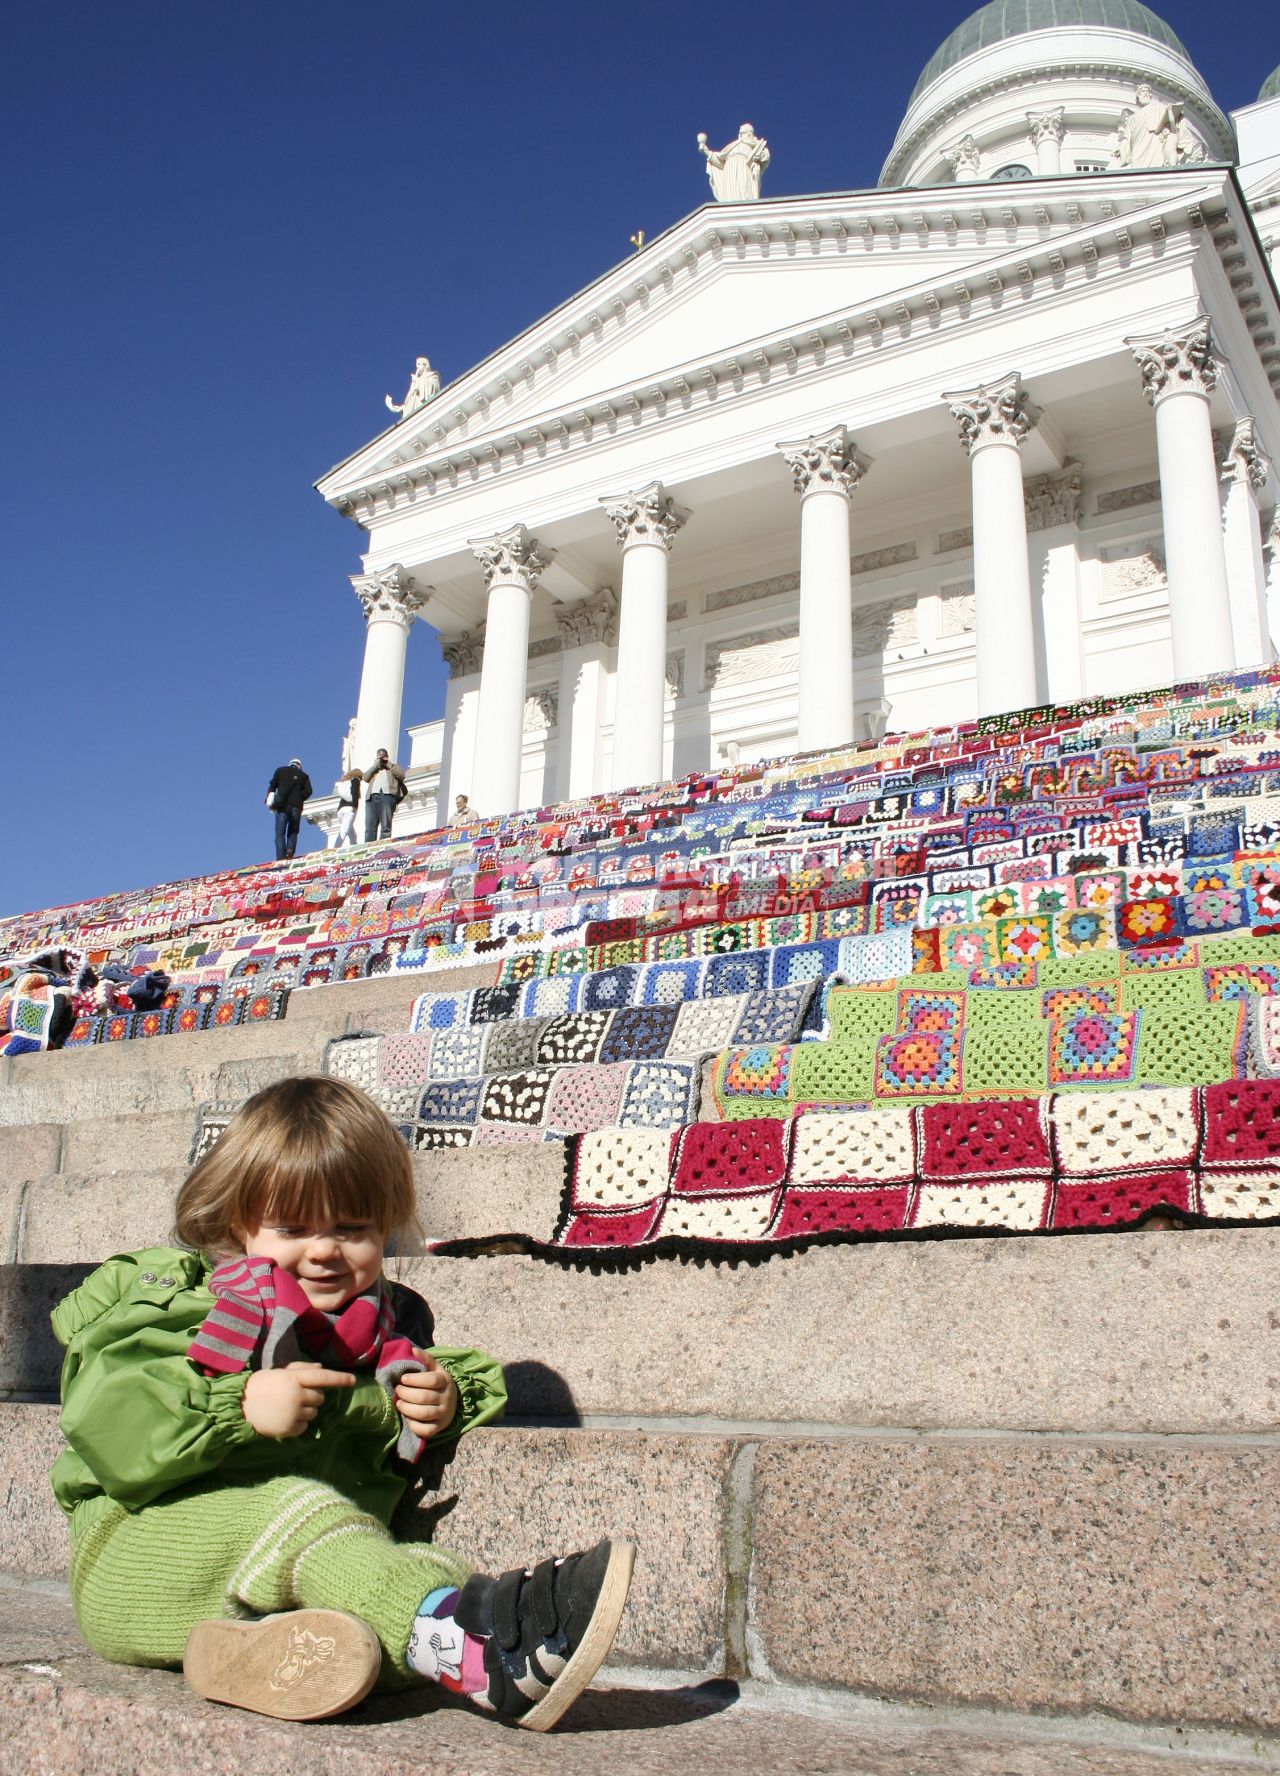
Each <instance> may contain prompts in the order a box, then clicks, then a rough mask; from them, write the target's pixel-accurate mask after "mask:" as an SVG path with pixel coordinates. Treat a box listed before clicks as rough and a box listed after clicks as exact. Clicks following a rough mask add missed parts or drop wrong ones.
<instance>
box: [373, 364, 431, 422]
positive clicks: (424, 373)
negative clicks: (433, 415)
mask: <svg viewBox="0 0 1280 1776" xmlns="http://www.w3.org/2000/svg"><path fill="white" fill-rule="evenodd" d="M439 393H440V373H439V371H437V370H433V369H432V368H431V359H430V358H419V359H418V362H417V365H416V366H415V368H414V372H413V375H412V376H411V377H410V378H409V386H408V388H407V389H406V390H405V396H404V400H403V401H401V402H400V404H399V405H398V406H397V405H396V403H395V402H394V401H393V400H392V399H391V396H390V395H387V396H386V403H387V406H388V407H389V408H390V409H391V411H392V412H393V413H398V414H399V415H400V418H401V419H408V417H409V415H410V414H411V413H416V412H417V411H418V409H419V408H420V407H425V406H426V404H427V402H428V401H434V400H435V398H436V396H437V395H438V394H439Z"/></svg>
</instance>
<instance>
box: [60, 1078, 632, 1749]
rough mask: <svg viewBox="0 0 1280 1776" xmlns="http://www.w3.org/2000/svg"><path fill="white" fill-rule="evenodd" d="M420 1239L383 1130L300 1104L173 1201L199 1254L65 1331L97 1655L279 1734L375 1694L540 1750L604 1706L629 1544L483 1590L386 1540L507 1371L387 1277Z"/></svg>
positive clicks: (238, 1121) (70, 1423) (290, 1092)
mask: <svg viewBox="0 0 1280 1776" xmlns="http://www.w3.org/2000/svg"><path fill="white" fill-rule="evenodd" d="M413 1223H414V1193H413V1171H412V1166H411V1164H410V1160H409V1155H408V1152H407V1151H406V1149H405V1147H404V1145H403V1143H402V1142H401V1140H400V1138H399V1136H398V1135H397V1133H396V1131H395V1129H394V1128H393V1127H392V1125H391V1123H390V1122H389V1121H388V1119H387V1118H386V1117H385V1116H384V1115H383V1113H382V1111H381V1110H379V1109H378V1108H377V1107H376V1106H375V1105H374V1104H373V1103H371V1102H370V1100H369V1099H368V1098H367V1097H365V1096H364V1094H363V1093H361V1092H359V1091H357V1090H356V1089H355V1088H354V1087H353V1086H350V1085H348V1084H346V1083H345V1082H344V1081H342V1080H337V1079H321V1078H304V1079H288V1080H284V1081H282V1082H281V1083H279V1084H277V1085H273V1086H269V1087H268V1088H267V1089H266V1090H265V1091H261V1092H259V1093H258V1094H257V1096H256V1097H254V1098H251V1099H250V1100H249V1102H248V1103H247V1104H246V1105H245V1106H244V1108H243V1109H242V1110H241V1111H240V1113H239V1115H238V1116H237V1117H236V1118H235V1119H234V1121H233V1122H232V1123H231V1125H230V1126H229V1128H228V1129H227V1131H226V1133H225V1134H224V1135H223V1137H222V1139H221V1140H220V1141H219V1143H218V1145H217V1146H216V1147H215V1148H214V1149H213V1151H212V1152H211V1153H210V1154H208V1155H207V1157H206V1158H205V1159H203V1160H202V1161H201V1162H200V1164H199V1165H197V1166H196V1167H195V1169H194V1170H193V1171H192V1173H191V1174H190V1176H189V1177H188V1178H187V1180H186V1182H185V1184H184V1185H183V1186H182V1189H181V1190H180V1192H179V1194H178V1202H177V1213H176V1231H177V1237H178V1239H179V1240H180V1241H181V1242H182V1244H183V1246H184V1247H186V1248H189V1249H185V1250H179V1249H177V1248H170V1247H157V1248H155V1249H153V1250H149V1251H143V1252H134V1253H131V1254H128V1255H126V1256H123V1257H117V1258H111V1259H109V1260H108V1261H107V1263H105V1264H104V1265H102V1266H101V1267H100V1269H98V1270H96V1271H95V1272H94V1273H93V1275H92V1276H90V1277H89V1278H88V1279H87V1281H86V1282H84V1283H83V1284H82V1285H81V1287H80V1288H78V1289H77V1290H75V1292H74V1293H73V1294H71V1295H69V1296H68V1297H67V1298H66V1300H65V1301H63V1302H62V1303H61V1304H60V1305H59V1306H58V1307H57V1309H56V1310H55V1312H54V1315H53V1323H54V1329H55V1331H56V1332H57V1335H58V1337H59V1339H60V1340H61V1342H62V1343H63V1344H64V1345H65V1346H66V1351H67V1355H66V1360H65V1362H64V1365H63V1371H62V1419H61V1424H62V1430H63V1433H64V1435H65V1437H66V1440H67V1443H68V1444H69V1448H68V1449H67V1450H66V1451H65V1452H64V1453H63V1454H62V1455H61V1456H60V1457H59V1459H58V1461H57V1463H56V1464H55V1466H54V1469H53V1476H52V1479H53V1489H54V1492H55V1494H56V1496H57V1499H58V1503H59V1504H60V1505H61V1507H62V1509H63V1510H64V1511H65V1512H66V1513H67V1515H68V1516H69V1517H70V1519H71V1594H72V1597H73V1600H74V1602H75V1608H76V1617H77V1620H78V1622H79V1624H80V1629H81V1632H82V1633H83V1635H84V1637H85V1639H86V1641H88V1643H89V1645H90V1646H91V1647H92V1648H93V1649H94V1650H95V1651H96V1652H98V1653H100V1654H102V1656H103V1657H104V1658H107V1659H115V1660H119V1661H121V1662H123V1663H125V1664H131V1665H178V1664H181V1665H182V1667H183V1670H184V1672H185V1674H186V1678H187V1681H188V1683H189V1684H190V1685H191V1686H192V1688H193V1689H195V1690H196V1691H197V1692H198V1693H199V1694H200V1695H202V1696H205V1697H208V1698H210V1699H211V1700H213V1701H217V1702H227V1703H232V1704H234V1705H235V1706H237V1707H240V1708H249V1709H254V1710H256V1711H257V1712H259V1713H262V1714H269V1715H274V1716H276V1717H278V1718H280V1719H285V1720H318V1719H322V1718H326V1717H328V1716H330V1715H335V1714H339V1713H341V1712H342V1711H343V1710H345V1709H348V1708H351V1707H353V1706H354V1705H355V1704H356V1703H357V1702H359V1701H360V1700H361V1698H362V1697H364V1696H365V1695H367V1694H368V1692H369V1690H370V1689H371V1688H372V1687H373V1685H374V1683H375V1682H376V1681H377V1680H378V1679H379V1676H380V1675H381V1677H382V1680H383V1682H384V1684H390V1685H395V1684H397V1683H399V1684H404V1683H408V1682H411V1681H412V1680H413V1679H414V1678H415V1677H416V1678H421V1679H425V1680H427V1681H428V1682H433V1683H438V1684H440V1685H443V1686H444V1688H446V1689H448V1690H452V1691H454V1692H455V1693H457V1694H460V1695H462V1696H464V1697H465V1698H467V1700H469V1701H470V1702H471V1703H472V1704H474V1705H475V1706H477V1707H478V1708H481V1709H484V1710H487V1711H489V1712H492V1713H493V1714H495V1715H497V1716H498V1717H499V1718H501V1719H504V1720H507V1721H511V1722H514V1723H515V1724H516V1725H518V1726H521V1727H527V1728H531V1729H533V1730H534V1731H544V1730H545V1729H546V1728H547V1727H550V1726H552V1725H553V1724H554V1723H555V1722H556V1721H557V1720H558V1719H559V1718H560V1716H561V1715H562V1714H563V1713H564V1711H565V1710H566V1709H567V1708H568V1707H569V1705H570V1704H571V1703H572V1702H573V1700H574V1699H575V1697H577V1696H578V1695H579V1694H580V1693H581V1691H582V1690H583V1689H584V1688H585V1687H586V1685H587V1684H588V1683H589V1682H590V1681H591V1678H592V1677H593V1675H594V1674H595V1672H596V1670H597V1668H598V1667H599V1665H600V1664H601V1662H602V1661H603V1659H604V1658H605V1656H606V1654H607V1653H608V1650H609V1647H610V1645H611V1643H612V1641H613V1636H614V1633H615V1631H616V1629H617V1625H618V1620H619V1617H620V1616H621V1614H622V1608H623V1605H624V1603H625V1601H626V1596H627V1588H628V1585H629V1584H630V1578H631V1568H632V1563H633V1560H634V1550H633V1549H632V1547H631V1546H630V1545H629V1544H628V1543H625V1542H613V1543H610V1542H608V1541H603V1542H600V1543H598V1544H597V1545H596V1546H595V1547H594V1548H592V1549H590V1550H589V1551H588V1552H586V1553H583V1554H571V1555H569V1556H568V1557H567V1558H566V1559H563V1560H545V1561H543V1562H541V1563H540V1564H539V1565H537V1566H535V1567H534V1568H533V1569H532V1570H531V1571H522V1570H516V1571H513V1572H508V1573H504V1574H503V1575H502V1576H501V1577H500V1578H496V1579H495V1578H490V1577H487V1576H484V1575H482V1574H476V1573H471V1572H469V1570H468V1568H467V1566H466V1564H465V1562H463V1561H462V1560H460V1559H459V1558H458V1557H457V1556H456V1555H454V1554H451V1553H449V1552H447V1551H446V1550H445V1549H443V1548H438V1547H435V1546H433V1545H431V1544H428V1543H399V1542H396V1541H395V1540H393V1538H392V1537H391V1535H390V1534H389V1532H388V1527H387V1526H388V1524H389V1523H390V1520H391V1515H392V1512H393V1511H394V1509H395V1507H396V1505H397V1503H398V1502H399V1500H400V1498H401V1496H402V1494H403V1493H404V1491H405V1488H406V1486H407V1485H408V1482H409V1480H410V1478H411V1476H412V1473H413V1465H414V1463H415V1462H416V1461H417V1459H418V1457H419V1456H420V1455H421V1453H422V1451H423V1448H424V1446H425V1445H426V1444H427V1443H428V1442H430V1441H435V1442H436V1443H440V1442H442V1441H444V1440H445V1439H448V1438H452V1437H456V1436H458V1435H460V1434H461V1433H462V1432H463V1431H466V1430H470V1429H471V1428H472V1427H474V1426H476V1425H480V1424H485V1423H486V1422H489V1421H490V1420H492V1419H495V1418H497V1417H498V1416H499V1415H500V1413H501V1411H502V1408H503V1406H504V1405H505V1403H506V1390H505V1387H504V1385H503V1380H502V1371H501V1369H500V1367H499V1365H498V1364H497V1363H495V1362H494V1361H493V1360H492V1359H491V1358H488V1357H485V1356H483V1355H481V1354H480V1353H479V1352H477V1351H469V1350H445V1349H440V1348H438V1347H435V1348H430V1347H431V1346H432V1321H431V1314H430V1311H429V1309H428V1307H427V1304H426V1302H425V1301H423V1300H422V1298H421V1297H420V1296H418V1295H416V1294H414V1292H413V1291H412V1290H410V1289H407V1288H404V1287H403V1286H402V1285H400V1284H398V1283H389V1282H388V1281H387V1280H386V1279H385V1277H384V1276H383V1257H384V1254H385V1251H386V1247H387V1242H388V1240H389V1239H390V1237H391V1235H392V1234H393V1233H394V1232H395V1231H396V1230H397V1229H398V1228H403V1227H409V1226H412V1225H413Z"/></svg>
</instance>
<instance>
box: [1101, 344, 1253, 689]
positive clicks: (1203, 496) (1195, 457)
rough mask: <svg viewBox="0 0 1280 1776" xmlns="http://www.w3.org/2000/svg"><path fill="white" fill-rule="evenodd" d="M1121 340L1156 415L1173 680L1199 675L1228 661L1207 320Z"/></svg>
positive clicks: (1231, 651)
mask: <svg viewBox="0 0 1280 1776" xmlns="http://www.w3.org/2000/svg"><path fill="white" fill-rule="evenodd" d="M1125 344H1126V345H1127V346H1128V347H1129V349H1130V351H1131V352H1132V353H1133V355H1134V358H1135V359H1136V360H1137V364H1138V368H1139V369H1140V370H1141V372H1142V387H1143V391H1144V393H1145V394H1146V397H1147V399H1148V401H1150V403H1151V405H1152V406H1153V407H1154V409H1155V415H1156V456H1157V459H1158V461H1159V464H1160V503H1161V507H1162V509H1163V513H1162V515H1163V522H1164V546H1165V558H1166V562H1167V564H1168V575H1169V627H1170V629H1171V630H1172V632H1173V672H1174V677H1175V678H1178V679H1186V678H1201V677H1203V676H1204V674H1205V673H1206V672H1221V671H1224V670H1225V669H1226V668H1228V667H1230V666H1232V665H1234V663H1235V648H1234V644H1233V640H1232V635H1231V598H1230V594H1229V592H1228V590H1227V558H1226V553H1225V551H1224V549H1223V546H1222V512H1221V508H1220V506H1219V503H1218V470H1217V464H1216V462H1215V459H1214V450H1213V427H1212V424H1211V422H1210V419H1209V396H1210V395H1211V394H1212V393H1213V390H1214V387H1215V386H1216V384H1217V381H1218V368H1217V365H1216V364H1215V363H1214V360H1213V353H1212V351H1211V349H1210V343H1209V322H1208V318H1207V317H1202V318H1201V319H1199V320H1197V321H1196V322H1195V323H1194V324H1193V325H1192V326H1191V327H1189V328H1187V329H1186V330H1185V331H1183V332H1179V333H1176V334H1175V333H1161V334H1159V335H1157V336H1156V337H1155V338H1150V339H1127V340H1126V341H1125Z"/></svg>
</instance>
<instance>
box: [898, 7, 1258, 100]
mask: <svg viewBox="0 0 1280 1776" xmlns="http://www.w3.org/2000/svg"><path fill="white" fill-rule="evenodd" d="M1067 25H1103V26H1110V28H1111V29H1112V30H1114V31H1131V32H1132V33H1133V34H1134V35H1135V36H1136V37H1149V38H1150V39H1151V41H1152V42H1153V43H1163V44H1164V46H1165V48H1166V49H1171V50H1173V52H1174V54H1175V55H1180V56H1182V57H1183V58H1184V59H1185V60H1187V61H1190V59H1191V58H1190V56H1188V55H1187V52H1186V50H1185V49H1184V48H1183V46H1182V44H1181V43H1180V42H1179V41H1178V38H1177V37H1176V35H1175V34H1174V32H1173V31H1171V30H1170V28H1169V26H1168V25H1166V24H1165V22H1164V20H1163V19H1162V18H1157V17H1156V15H1155V13H1154V12H1152V10H1151V8H1150V7H1149V6H1143V5H1142V4H1141V0H989V4H988V5H986V6H980V7H979V8H978V10H977V12H972V13H970V14H969V17H968V18H967V19H965V20H964V22H963V23H962V24H959V25H957V26H956V28H955V30H954V31H953V32H952V33H951V35H950V36H949V37H948V38H946V40H945V41H944V42H943V43H942V44H941V45H940V46H939V47H938V48H937V49H936V50H935V51H934V52H933V54H932V55H931V56H930V57H929V60H928V61H927V62H926V64H925V68H924V72H923V73H922V74H921V76H920V78H919V80H917V81H916V84H915V90H914V92H913V93H912V94H911V103H914V102H915V100H916V99H917V98H919V96H920V94H921V93H922V92H923V91H924V89H925V87H926V86H928V85H929V84H930V82H931V81H934V80H936V79H937V78H938V76H939V74H945V73H946V71H947V69H948V68H954V67H955V65H956V63H957V62H962V61H964V59H965V57H966V56H971V55H973V54H974V53H975V51H977V50H979V49H990V47H991V45H992V44H993V43H1003V42H1005V41H1006V39H1008V38H1010V37H1025V36H1026V35H1027V34H1028V32H1030V31H1055V30H1059V29H1061V28H1062V27H1063V26H1067ZM1276 72H1277V74H1280V69H1277V71H1276ZM1275 78H1276V75H1275V74H1273V75H1272V77H1271V79H1272V80H1273V81H1274V80H1275ZM1270 84H1271V82H1268V85H1270ZM1263 90H1264V92H1265V90H1266V89H1265V88H1264V89H1263Z"/></svg>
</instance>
